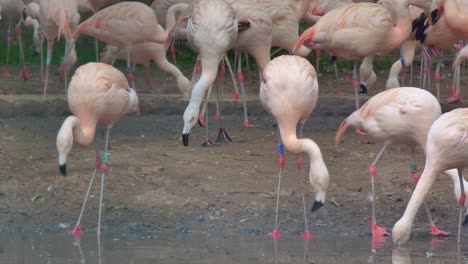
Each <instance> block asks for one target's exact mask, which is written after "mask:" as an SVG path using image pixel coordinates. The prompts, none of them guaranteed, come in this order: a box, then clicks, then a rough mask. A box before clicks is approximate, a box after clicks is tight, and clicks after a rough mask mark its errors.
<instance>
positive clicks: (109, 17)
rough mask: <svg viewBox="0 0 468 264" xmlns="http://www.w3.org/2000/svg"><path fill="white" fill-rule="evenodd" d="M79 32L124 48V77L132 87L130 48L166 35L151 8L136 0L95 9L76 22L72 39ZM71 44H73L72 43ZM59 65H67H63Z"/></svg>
mask: <svg viewBox="0 0 468 264" xmlns="http://www.w3.org/2000/svg"><path fill="white" fill-rule="evenodd" d="M81 34H84V35H88V36H91V37H93V38H95V39H98V40H101V41H104V42H106V43H107V44H111V45H113V46H117V47H119V48H121V49H125V50H127V76H128V78H129V79H130V81H131V82H132V87H134V85H133V80H134V76H133V73H132V67H131V66H130V54H131V50H132V47H133V46H134V45H136V44H139V43H143V42H155V43H159V44H164V43H165V41H166V39H167V36H168V34H167V33H166V32H164V31H162V30H160V28H159V27H158V20H157V18H156V15H155V14H154V12H153V10H152V9H151V8H150V7H149V6H147V5H145V4H142V3H139V2H120V3H117V4H114V5H111V6H109V7H107V8H104V9H102V10H99V11H98V12H96V13H94V15H93V16H91V17H90V18H88V19H87V20H86V21H84V22H82V23H81V24H80V25H78V27H77V28H76V30H75V31H74V32H73V37H74V42H76V40H77V39H78V36H79V35H81ZM71 46H72V47H74V45H73V44H72V45H71ZM69 51H71V50H70V49H69ZM68 53H69V52H67V54H66V55H65V57H67V56H68ZM63 67H65V68H68V66H67V65H66V64H65V65H64V66H63Z"/></svg>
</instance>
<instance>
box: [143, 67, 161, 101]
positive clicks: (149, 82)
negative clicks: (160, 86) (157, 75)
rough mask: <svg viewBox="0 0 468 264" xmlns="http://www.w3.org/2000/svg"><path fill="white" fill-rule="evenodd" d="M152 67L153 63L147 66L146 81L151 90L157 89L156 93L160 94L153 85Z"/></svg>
mask: <svg viewBox="0 0 468 264" xmlns="http://www.w3.org/2000/svg"><path fill="white" fill-rule="evenodd" d="M150 67H151V63H149V64H148V65H147V66H145V82H146V84H147V85H148V87H149V88H150V89H151V90H153V91H155V92H156V94H159V93H158V91H157V90H156V89H155V88H154V87H153V81H152V80H151V76H150Z"/></svg>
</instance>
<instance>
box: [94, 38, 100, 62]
mask: <svg viewBox="0 0 468 264" xmlns="http://www.w3.org/2000/svg"><path fill="white" fill-rule="evenodd" d="M94 51H95V52H96V61H99V40H97V39H96V38H95V39H94Z"/></svg>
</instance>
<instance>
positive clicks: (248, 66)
mask: <svg viewBox="0 0 468 264" xmlns="http://www.w3.org/2000/svg"><path fill="white" fill-rule="evenodd" d="M244 57H245V66H246V69H247V72H249V71H250V63H249V54H248V53H247V52H244Z"/></svg>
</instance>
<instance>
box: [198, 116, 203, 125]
mask: <svg viewBox="0 0 468 264" xmlns="http://www.w3.org/2000/svg"><path fill="white" fill-rule="evenodd" d="M198 125H199V126H200V127H203V123H202V122H201V121H200V118H199V119H198Z"/></svg>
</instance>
